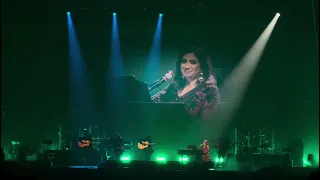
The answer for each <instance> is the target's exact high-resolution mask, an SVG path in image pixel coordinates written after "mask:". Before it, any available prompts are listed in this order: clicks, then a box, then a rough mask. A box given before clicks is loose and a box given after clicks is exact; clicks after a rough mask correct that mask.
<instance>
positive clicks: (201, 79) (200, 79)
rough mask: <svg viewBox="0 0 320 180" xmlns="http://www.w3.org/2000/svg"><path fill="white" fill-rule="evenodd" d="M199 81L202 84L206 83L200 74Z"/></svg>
mask: <svg viewBox="0 0 320 180" xmlns="http://www.w3.org/2000/svg"><path fill="white" fill-rule="evenodd" d="M198 80H199V82H200V83H202V82H203V81H204V78H203V73H200V77H199V79H198Z"/></svg>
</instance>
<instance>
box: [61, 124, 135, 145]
mask: <svg viewBox="0 0 320 180" xmlns="http://www.w3.org/2000/svg"><path fill="white" fill-rule="evenodd" d="M58 135H59V148H58V149H59V150H69V149H73V148H75V147H77V144H78V141H79V139H84V140H88V141H90V145H91V148H92V149H94V150H95V151H107V150H112V148H113V147H112V143H111V141H112V138H113V134H112V135H107V133H104V132H101V131H100V128H99V126H89V127H86V128H79V129H78V139H77V140H76V141H77V142H74V140H70V139H69V134H68V133H62V130H61V126H59V132H58ZM131 147H132V142H131V141H125V142H124V148H125V149H126V150H129V149H131Z"/></svg>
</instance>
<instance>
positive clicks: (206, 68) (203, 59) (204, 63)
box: [173, 46, 213, 90]
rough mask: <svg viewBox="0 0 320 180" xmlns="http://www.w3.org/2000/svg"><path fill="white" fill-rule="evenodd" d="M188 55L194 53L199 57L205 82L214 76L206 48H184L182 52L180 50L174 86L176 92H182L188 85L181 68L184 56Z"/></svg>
mask: <svg viewBox="0 0 320 180" xmlns="http://www.w3.org/2000/svg"><path fill="white" fill-rule="evenodd" d="M188 53H193V54H194V55H195V56H196V57H197V59H198V61H199V64H200V68H201V70H202V73H203V78H204V79H205V81H206V80H207V79H209V77H210V75H213V74H212V67H210V64H211V63H208V61H210V58H209V56H208V54H207V53H206V51H205V49H204V48H201V47H195V46H189V47H186V48H183V49H182V50H180V52H179V54H178V60H177V62H176V70H175V75H174V78H173V85H174V87H175V89H176V90H181V89H182V88H184V86H185V85H186V79H184V78H183V77H182V73H181V69H180V67H181V61H182V58H183V56H184V55H186V54H188Z"/></svg>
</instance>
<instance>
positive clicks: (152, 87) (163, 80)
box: [148, 71, 174, 92]
mask: <svg viewBox="0 0 320 180" xmlns="http://www.w3.org/2000/svg"><path fill="white" fill-rule="evenodd" d="M173 74H174V73H173V71H169V72H168V73H167V74H165V75H164V76H163V77H162V78H161V79H159V80H157V81H156V82H154V83H153V84H151V85H150V87H149V89H148V91H149V92H150V91H152V90H154V89H156V88H158V87H159V86H161V85H162V84H163V83H165V82H166V81H168V80H169V79H171V78H172V77H173Z"/></svg>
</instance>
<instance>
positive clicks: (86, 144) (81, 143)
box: [78, 140, 99, 148]
mask: <svg viewBox="0 0 320 180" xmlns="http://www.w3.org/2000/svg"><path fill="white" fill-rule="evenodd" d="M90 144H99V142H90V141H88V140H81V141H79V142H78V147H79V148H84V147H89V146H90Z"/></svg>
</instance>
